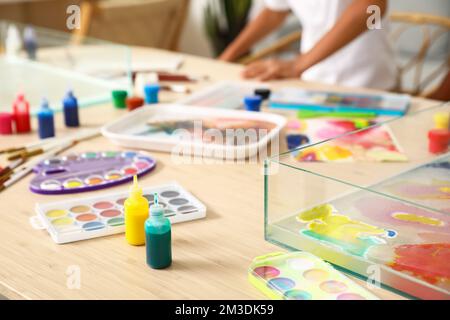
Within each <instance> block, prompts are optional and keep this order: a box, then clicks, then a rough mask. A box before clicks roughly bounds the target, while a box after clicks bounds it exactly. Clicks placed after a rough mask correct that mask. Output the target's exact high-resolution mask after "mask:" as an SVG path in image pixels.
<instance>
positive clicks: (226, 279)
mask: <svg viewBox="0 0 450 320" xmlns="http://www.w3.org/2000/svg"><path fill="white" fill-rule="evenodd" d="M133 54H135V55H137V56H143V57H146V58H147V57H148V59H151V57H153V56H154V57H161V56H162V55H169V54H171V53H168V52H164V51H160V50H153V49H138V48H135V49H134V52H133ZM240 70H241V67H240V66H238V65H232V64H227V63H222V62H218V61H214V60H209V59H205V58H199V57H192V56H187V55H186V56H185V61H184V64H183V66H182V68H181V70H180V71H181V72H186V73H191V74H197V75H204V74H207V75H209V76H210V81H208V82H202V83H200V84H197V85H195V86H194V87H193V88H195V87H199V86H207V85H209V84H211V83H213V82H215V81H218V80H238V79H240V77H239V72H240ZM272 84H273V85H274V86H283V85H287V84H289V85H299V84H301V82H300V81H279V82H273V83H272ZM302 85H303V86H306V87H309V88H322V89H337V88H336V87H334V88H332V87H330V86H323V85H319V84H304V83H302ZM182 97H183V96H182V95H177V94H168V93H163V94H162V95H161V100H162V101H163V102H170V101H173V100H174V99H178V98H182ZM432 104H435V102H433V101H427V100H423V99H415V100H414V107H426V106H430V105H432ZM125 113H126V111H122V110H116V109H114V108H113V107H112V106H111V105H110V104H107V105H102V106H95V107H90V108H86V109H82V111H81V123H82V125H83V127H97V126H101V125H103V124H105V123H107V122H108V121H111V120H113V119H117V118H118V117H120V116H122V115H124V114H125ZM62 122H63V121H62V118H61V114H58V115H57V116H56V123H57V135H58V136H63V135H64V134H67V133H70V132H73V131H74V130H69V129H66V128H64V126H63V124H62ZM36 127H37V126H36V122H33V128H34V131H33V133H31V134H29V135H13V136H0V146H1V147H7V146H17V145H23V144H25V143H28V142H32V141H36V140H37V134H36ZM75 130H76V129H75ZM114 149H118V147H117V146H115V145H113V144H112V143H111V142H109V141H108V140H107V139H106V138H103V137H99V138H95V139H92V140H90V141H86V142H83V143H81V144H78V145H77V146H75V147H74V148H72V149H71V150H70V151H75V152H82V151H90V150H91V151H101V150H114ZM152 154H153V155H154V156H155V157H156V159H157V161H158V164H157V168H156V170H155V171H154V172H153V173H151V174H148V175H146V176H144V177H143V178H142V179H141V181H140V183H141V185H142V186H144V187H147V186H153V185H159V184H164V183H166V182H169V181H173V180H176V181H178V182H179V183H180V184H181V185H183V186H184V187H185V188H187V189H188V190H189V191H190V192H192V193H193V194H194V195H195V196H197V197H198V198H199V199H200V200H201V201H202V202H203V203H204V204H205V205H206V206H207V217H206V218H205V219H201V220H197V221H192V222H187V223H180V224H175V225H173V231H172V234H173V265H172V266H171V267H170V268H168V269H166V270H152V269H150V268H149V267H148V266H147V265H146V263H145V247H144V246H140V247H134V246H130V245H128V244H127V243H126V241H125V238H124V235H123V234H118V235H112V236H107V237H101V238H96V239H92V240H86V241H79V242H75V243H69V244H64V245H58V244H55V243H54V242H53V241H52V240H51V238H50V236H49V235H48V234H47V232H46V231H41V230H34V229H33V228H32V227H31V226H30V224H29V222H28V219H29V217H30V216H32V215H34V206H35V203H36V202H52V201H59V200H63V199H66V198H74V197H85V196H92V195H93V193H96V194H101V193H104V192H112V191H118V190H124V189H127V188H128V186H124V185H122V186H118V187H115V188H111V189H108V190H103V191H102V190H100V191H96V192H92V193H89V194H74V195H60V196H44V195H38V194H34V193H32V192H30V191H29V190H28V183H29V182H30V180H31V178H32V175H29V176H27V177H26V178H25V179H23V180H21V181H20V182H18V183H17V184H15V185H14V186H12V187H11V188H9V189H7V190H6V191H4V192H2V193H0V215H1V217H0V219H1V223H0V265H1V268H0V294H3V295H4V296H6V297H8V298H12V299H263V298H264V296H263V295H262V294H261V293H260V292H259V291H258V290H256V289H255V288H253V287H252V286H251V285H250V284H249V282H248V281H247V268H248V266H249V265H250V263H251V261H252V259H253V258H254V257H256V256H258V255H262V254H266V253H269V252H273V251H282V249H280V248H279V247H276V246H274V245H272V244H270V243H268V242H266V241H265V240H264V234H263V229H264V223H263V217H264V214H263V175H262V173H261V172H262V170H261V164H256V163H247V164H181V165H180V164H175V163H173V162H172V161H171V157H170V154H168V153H161V152H152ZM0 161H1V162H0V165H1V164H3V165H4V164H5V159H3V158H2V159H1V160H0ZM73 266H76V268H78V267H79V270H80V272H81V273H80V276H81V278H80V279H81V283H80V288H79V289H77V288H72V287H71V286H68V285H67V284H68V281H69V282H70V280H71V278H70V270H72V269H71V268H73ZM356 281H357V282H360V283H362V284H364V283H363V282H362V281H360V280H356ZM373 291H374V293H375V294H376V295H378V296H379V297H381V298H383V299H399V298H401V297H400V296H398V295H396V294H394V293H392V292H389V291H386V290H383V289H375V290H373Z"/></svg>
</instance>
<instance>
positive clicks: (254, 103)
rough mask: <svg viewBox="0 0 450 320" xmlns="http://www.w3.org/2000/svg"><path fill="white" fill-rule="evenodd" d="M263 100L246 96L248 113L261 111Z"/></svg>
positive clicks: (245, 102) (258, 97)
mask: <svg viewBox="0 0 450 320" xmlns="http://www.w3.org/2000/svg"><path fill="white" fill-rule="evenodd" d="M261 102H262V98H261V97H260V96H257V95H254V96H246V97H245V98H244V104H245V109H246V110H248V111H259V109H260V107H261Z"/></svg>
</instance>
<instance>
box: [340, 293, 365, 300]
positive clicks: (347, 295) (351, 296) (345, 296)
mask: <svg viewBox="0 0 450 320" xmlns="http://www.w3.org/2000/svg"><path fill="white" fill-rule="evenodd" d="M336 299H337V300H367V299H366V298H364V297H363V296H361V295H359V294H357V293H343V294H340V295H338V296H337V298H336Z"/></svg>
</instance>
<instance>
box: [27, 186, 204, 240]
mask: <svg viewBox="0 0 450 320" xmlns="http://www.w3.org/2000/svg"><path fill="white" fill-rule="evenodd" d="M155 193H158V194H159V195H161V194H166V195H167V196H168V197H167V199H169V198H170V196H172V197H175V198H174V199H178V198H179V199H184V200H185V201H187V204H186V205H185V206H184V207H186V208H188V209H189V210H184V211H183V210H181V211H180V209H182V208H183V206H181V207H180V206H178V205H172V204H169V203H166V202H163V201H160V202H159V203H160V204H161V205H162V206H163V207H164V208H165V209H164V215H165V216H166V217H167V218H169V219H170V221H171V223H178V222H184V221H190V220H195V219H200V218H203V217H205V215H206V208H205V206H204V205H203V204H202V203H201V202H200V201H199V200H198V199H197V198H195V197H194V196H193V195H191V194H190V193H189V192H188V191H186V190H185V189H184V188H183V187H181V186H180V185H178V184H177V183H170V184H167V185H163V186H156V187H149V188H144V190H143V194H144V196H146V197H147V198H148V199H150V200H151V201H149V204H152V203H153V200H154V196H153V195H154V194H155ZM127 197H128V190H123V191H121V192H116V193H113V194H109V195H102V196H95V197H90V198H69V199H67V200H66V201H60V202H55V203H46V204H37V205H36V215H37V218H39V220H41V221H42V225H44V226H45V228H46V229H47V231H48V232H49V234H50V235H51V237H52V239H53V240H54V241H55V242H56V243H67V242H73V241H78V240H84V239H91V238H96V237H101V236H105V235H110V234H116V233H122V232H124V231H125V230H124V213H123V210H124V207H123V205H124V202H125V200H126V199H127ZM161 198H162V197H161ZM183 203H184V201H183Z"/></svg>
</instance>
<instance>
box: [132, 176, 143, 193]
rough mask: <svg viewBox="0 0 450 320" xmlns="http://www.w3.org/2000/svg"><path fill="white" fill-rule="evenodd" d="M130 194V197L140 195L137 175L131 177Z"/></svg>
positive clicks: (140, 190)
mask: <svg viewBox="0 0 450 320" xmlns="http://www.w3.org/2000/svg"><path fill="white" fill-rule="evenodd" d="M130 196H131V197H139V196H142V188H141V187H140V186H139V184H138V179H137V175H135V176H134V177H133V185H132V186H131V188H130Z"/></svg>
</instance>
